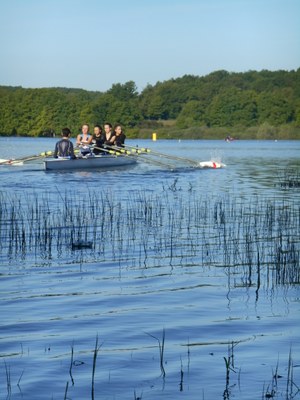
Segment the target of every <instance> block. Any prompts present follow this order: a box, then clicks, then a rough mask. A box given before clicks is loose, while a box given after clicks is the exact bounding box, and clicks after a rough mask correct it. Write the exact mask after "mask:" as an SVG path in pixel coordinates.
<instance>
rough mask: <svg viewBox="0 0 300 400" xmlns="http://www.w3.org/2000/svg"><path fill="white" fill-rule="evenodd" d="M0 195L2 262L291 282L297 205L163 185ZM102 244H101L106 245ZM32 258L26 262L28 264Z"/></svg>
mask: <svg viewBox="0 0 300 400" xmlns="http://www.w3.org/2000/svg"><path fill="white" fill-rule="evenodd" d="M58 197H59V201H57V199H56V201H55V204H54V201H53V195H51V196H50V194H49V195H44V196H42V197H38V196H35V197H34V198H33V199H32V198H29V197H28V198H22V199H20V198H17V197H13V198H12V197H11V196H9V195H7V194H5V193H2V194H1V196H0V256H1V258H2V259H3V260H6V265H9V264H10V263H13V264H14V265H16V264H18V263H20V265H21V264H22V265H23V266H24V261H26V260H30V265H33V264H34V265H42V264H43V265H45V264H46V265H53V264H54V265H55V264H57V262H66V260H67V262H68V263H72V262H78V260H79V259H80V261H81V262H90V261H91V262H95V261H99V262H101V261H105V260H113V261H118V262H120V263H122V264H123V265H124V264H125V265H127V267H128V268H147V267H152V266H156V267H159V266H163V265H166V264H169V265H172V266H178V267H182V266H188V265H193V266H199V267H204V266H205V267H207V266H208V267H219V268H224V270H225V271H226V273H227V274H229V275H230V274H231V271H232V269H233V268H234V269H235V270H236V271H239V272H241V276H242V278H241V281H242V282H239V284H241V283H242V284H243V285H245V286H251V285H258V286H260V284H261V283H262V281H261V279H262V276H264V277H265V278H267V280H268V281H267V282H265V283H266V284H268V285H269V284H299V282H300V268H299V251H300V207H299V204H296V203H294V202H287V201H284V200H281V201H278V200H275V199H274V200H272V199H263V198H259V197H254V198H251V199H249V200H247V201H243V202H242V201H241V200H240V199H236V198H233V197H229V196H224V197H222V198H216V199H215V198H210V197H203V198H202V197H199V196H197V195H195V194H194V192H193V191H190V192H189V193H183V192H180V191H174V190H171V189H166V190H163V191H162V193H161V194H160V195H153V194H151V193H147V192H144V191H141V192H134V193H133V194H131V195H129V198H126V199H119V198H117V197H116V196H115V195H114V194H113V193H111V192H88V193H87V194H86V196H84V197H82V196H76V194H75V195H74V194H72V195H70V194H67V193H66V194H64V195H63V194H61V193H59V195H58ZM106 243H109V246H107V245H106ZM32 261H34V262H32Z"/></svg>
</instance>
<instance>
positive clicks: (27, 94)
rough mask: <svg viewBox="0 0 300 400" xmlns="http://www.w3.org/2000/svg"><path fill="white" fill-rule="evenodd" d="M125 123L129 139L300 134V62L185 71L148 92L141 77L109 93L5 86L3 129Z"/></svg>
mask: <svg viewBox="0 0 300 400" xmlns="http://www.w3.org/2000/svg"><path fill="white" fill-rule="evenodd" d="M106 121H109V122H111V123H112V124H115V123H120V124H122V125H123V127H124V130H125V133H126V135H127V137H129V138H150V137H151V133H152V132H157V135H158V138H170V139H173V138H182V139H220V138H224V137H225V136H227V135H231V136H233V137H235V138H238V139H300V68H298V69H297V70H296V71H295V70H291V71H284V70H279V71H268V70H262V71H248V72H240V73H237V72H234V73H233V72H227V71H224V70H220V71H215V72H212V73H210V74H208V75H206V76H195V75H184V76H182V77H179V78H176V79H175V78H173V79H170V80H167V81H163V82H157V83H156V84H155V85H150V84H148V85H147V86H146V87H145V88H144V89H143V90H142V91H141V92H140V93H139V92H138V90H137V87H136V84H135V82H133V81H129V82H126V83H124V84H121V83H116V84H113V85H112V87H111V88H110V89H109V90H107V91H106V92H100V91H87V90H83V89H72V88H39V89H27V88H22V87H11V86H0V135H3V136H58V135H59V134H60V131H61V129H62V128H63V127H69V128H70V129H71V131H72V134H73V136H76V135H77V133H78V132H79V131H80V127H81V125H82V124H83V123H89V124H90V126H91V128H92V127H93V125H95V124H100V125H103V124H104V122H106Z"/></svg>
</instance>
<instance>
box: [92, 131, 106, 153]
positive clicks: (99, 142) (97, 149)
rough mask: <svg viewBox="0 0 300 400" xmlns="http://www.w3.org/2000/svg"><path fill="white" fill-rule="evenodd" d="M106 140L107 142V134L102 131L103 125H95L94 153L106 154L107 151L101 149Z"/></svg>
mask: <svg viewBox="0 0 300 400" xmlns="http://www.w3.org/2000/svg"><path fill="white" fill-rule="evenodd" d="M104 142H105V134H104V132H103V131H102V127H101V126H100V125H95V126H94V135H93V139H92V144H93V145H94V148H93V153H94V154H95V155H98V154H105V152H104V151H103V150H101V148H102V147H103V145H104Z"/></svg>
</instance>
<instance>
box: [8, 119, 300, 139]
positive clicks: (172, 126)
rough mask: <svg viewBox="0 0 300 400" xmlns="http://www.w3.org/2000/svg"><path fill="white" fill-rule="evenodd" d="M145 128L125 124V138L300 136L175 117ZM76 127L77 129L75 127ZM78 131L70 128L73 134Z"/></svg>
mask: <svg viewBox="0 0 300 400" xmlns="http://www.w3.org/2000/svg"><path fill="white" fill-rule="evenodd" d="M154 125H155V126H153V127H152V128H151V127H147V128H145V127H144V128H127V130H126V137H127V138H128V139H152V137H153V134H155V136H156V139H157V140H159V139H170V140H172V139H176V140H179V139H182V140H226V141H234V140H300V127H295V126H291V125H281V126H276V127H275V126H272V125H270V124H267V123H265V124H262V125H260V126H253V127H242V126H240V127H212V128H209V127H206V126H202V127H199V126H191V127H189V128H182V129H179V128H178V127H177V126H176V121H171V120H170V121H163V122H160V123H156V124H154ZM78 131H79V130H78ZM77 133H78V132H73V134H72V138H75V137H76V135H77ZM0 136H2V137H36V136H35V135H30V134H20V135H12V134H7V133H0ZM38 137H56V138H59V137H60V135H59V134H41V135H38Z"/></svg>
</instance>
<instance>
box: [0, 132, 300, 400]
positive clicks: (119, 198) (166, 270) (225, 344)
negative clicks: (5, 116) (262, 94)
mask: <svg viewBox="0 0 300 400" xmlns="http://www.w3.org/2000/svg"><path fill="white" fill-rule="evenodd" d="M55 141H56V140H55V139H28V138H0V159H10V158H19V157H23V156H27V155H31V154H39V153H40V152H43V151H45V150H52V149H53V147H54V144H55ZM127 143H128V144H130V145H132V146H135V145H138V146H139V147H145V146H146V147H148V148H151V149H152V150H154V151H158V152H162V153H167V154H171V155H174V156H176V157H185V158H188V159H191V160H196V161H206V160H210V159H214V160H221V161H222V162H223V163H225V164H226V165H227V167H226V168H224V169H199V168H192V167H191V165H189V163H185V162H182V161H180V160H176V162H175V163H174V162H172V161H171V160H170V159H167V158H165V157H161V158H159V159H158V160H159V161H160V162H163V163H165V165H164V166H163V165H156V164H154V163H153V164H151V163H149V162H148V163H138V164H137V165H135V166H133V167H127V168H121V169H120V168H117V169H114V170H107V171H100V170H99V171H77V172H46V171H44V170H43V164H42V162H40V161H39V162H34V163H27V164H24V165H23V166H4V165H0V185H1V199H2V200H1V204H2V209H1V221H2V222H1V231H0V234H1V252H0V260H1V267H0V279H1V292H0V298H1V330H0V358H1V360H0V361H1V362H0V387H1V391H0V398H1V399H6V398H9V399H10V398H11V399H24V400H27V399H28V400H34V399H37V400H41V399H49V400H50V399H64V398H68V399H80V400H81V399H89V398H91V399H109V400H110V399H122V400H124V399H137V398H140V399H170V400H171V399H180V398H184V399H209V400H210V399H241V400H246V399H247V400H253V399H261V398H277V399H286V398H299V393H297V386H298V387H299V386H300V373H299V371H300V340H299V316H300V314H299V310H300V304H299V301H300V292H299V280H297V279H296V278H297V277H299V247H300V246H299V242H300V238H299V235H300V234H299V231H298V230H297V227H299V220H300V216H299V215H300V214H299V205H300V203H299V200H300V194H299V187H298V188H295V187H287V185H285V183H286V182H285V180H286V179H288V178H289V177H290V176H291V175H290V174H292V175H293V176H294V177H296V179H298V180H299V173H300V157H299V155H300V142H289V141H266V142H263V141H235V142H232V143H226V142H225V141H224V142H223V141H201V140H200V141H181V142H180V141H160V140H158V141H157V142H150V141H133V140H132V141H128V142H127ZM149 158H150V155H149ZM267 205H268V206H267ZM11 207H15V209H14V211H13V212H12V211H11ZM277 207H278V208H277ZM37 208H38V209H39V212H37V211H36V210H37ZM34 210H35V211H34ZM236 210H238V211H236ZM278 210H279V211H278ZM284 210H288V211H289V212H290V213H291V214H292V217H291V219H290V221H287V222H286V223H283V222H282V224H284V227H283V228H282V226H281V225H280V223H281V222H278V221H279V219H280V218H282V213H283V212H284ZM34 212H36V214H35V218H36V220H38V221H39V224H40V225H41V226H40V229H41V232H40V236H39V238H38V239H37V235H38V233H37V231H36V229H37V228H36V226H35V225H34V224H35V222H34V221H33V219H31V220H30V218H32V213H34ZM269 212H270V213H272V212H274V213H275V214H274V215H275V217H274V221H273V220H272V219H266V218H265V214H266V213H267V214H268V213H269ZM256 213H257V215H260V214H262V215H260V216H259V217H257V219H255V218H254V220H252V219H249V221H250V222H249V227H247V226H246V223H245V221H247V214H249V215H250V214H251V215H253V214H256ZM44 214H45V215H44ZM8 215H9V218H8V217H7V216H8ZM14 215H15V216H17V218H16V221H12V219H13V218H11V216H14ZM70 215H71V217H70ZM30 216H31V217H30ZM29 217H30V218H29ZM65 218H66V220H65V221H64V219H65ZM72 218H73V219H72ZM268 218H269V216H268ZM287 218H288V217H287ZM71 219H72V220H71ZM74 219H75V221H74ZM76 219H78V223H77V221H76ZM29 220H30V221H31V222H30V221H29ZM67 220H68V224H69V225H72V226H73V227H74V226H76V228H74V229H75V230H74V231H73V233H71V231H70V230H65V229H64V226H65V225H66V221H67ZM267 220H268V221H270V220H271V221H273V222H274V227H268V230H267V228H266V227H260V226H259V227H257V226H255V224H253V223H252V222H253V221H258V224H263V223H265V222H264V221H267ZM21 221H23V226H21V225H20V224H21ZM26 221H27V222H26ZM31 223H32V224H33V225H32V226H33V227H32V228H31V227H30V224H31ZM10 224H13V226H14V227H15V228H14V229H15V232H14V233H13V234H12V233H11V235H12V236H9V234H8V232H11V231H10V230H9V229H8V226H12V225H10ZM45 224H46V225H47V224H50V225H51V226H50V227H49V231H50V232H51V238H50V239H49V237H45V232H48V230H47V229H48V228H47V227H46V228H47V229H46V228H45ZM278 224H279V225H278ZM77 225H78V226H77ZM19 228H20V229H21V230H20V232H21V233H20V234H19V233H17V230H18V229H19ZM248 228H249V231H248ZM14 229H13V230H12V231H14ZM264 229H265V232H272V237H268V236H267V235H266V237H264V235H263V233H262V232H264ZM22 232H25V233H24V235H26V243H25V239H24V237H23V239H22ZM74 232H75V233H74ZM256 234H257V235H259V237H257V235H256ZM278 235H279V236H280V240H282V241H283V242H282V243H281V244H278V243H277V242H278V237H279V236H278ZM288 235H291V236H288ZM29 240H31V242H30V243H29ZM78 241H81V243H86V244H87V247H86V248H76V247H74V243H75V244H76V243H77V242H78ZM90 242H92V246H89V243H90ZM291 242H292V243H291ZM22 243H23V244H22ZM72 244H73V247H72ZM280 246H282V249H281V248H279V247H280ZM278 249H279V250H278ZM280 255H282V258H280V260H279V261H278V257H279V256H280ZM289 255H290V258H291V257H292V256H293V257H294V258H293V261H292V262H291V260H290V259H288V256H289ZM276 257H277V258H276ZM276 260H277V262H278V265H277V264H276ZM285 262H286V263H287V265H290V264H291V263H292V265H293V268H294V269H292V270H291V267H290V266H289V269H287V272H286V273H285V275H283V274H281V272H280V273H279V274H278V271H277V274H276V272H274V271H275V269H276V265H277V267H278V266H279V264H280V263H281V264H283V263H285ZM295 271H296V272H295ZM297 271H298V272H297ZM97 338H98V344H96V339H97ZM96 346H97V350H98V352H97V354H96V353H95V347H96ZM290 354H291V358H292V361H291V360H290V361H289V356H290ZM95 356H97V357H96V358H95ZM95 361H96V363H95ZM291 363H292V364H291ZM93 369H94V375H93ZM291 371H292V373H293V376H292V378H291V376H290V373H291ZM274 376H275V378H274ZM296 385H297V386H296ZM268 396H269V397H268ZM271 396H272V397H271ZM288 396H290V397H288Z"/></svg>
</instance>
